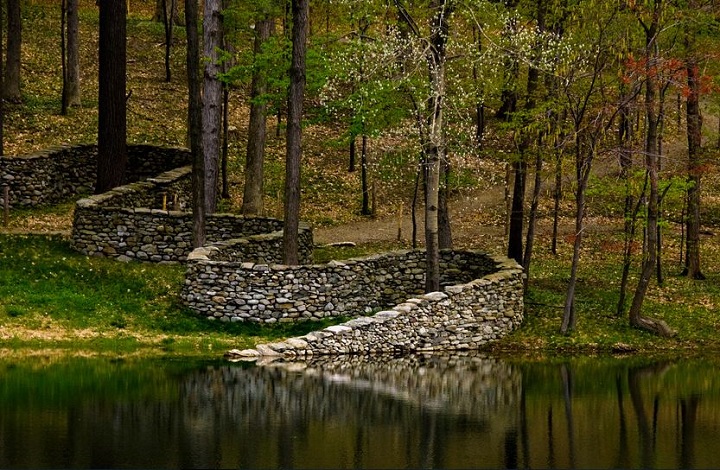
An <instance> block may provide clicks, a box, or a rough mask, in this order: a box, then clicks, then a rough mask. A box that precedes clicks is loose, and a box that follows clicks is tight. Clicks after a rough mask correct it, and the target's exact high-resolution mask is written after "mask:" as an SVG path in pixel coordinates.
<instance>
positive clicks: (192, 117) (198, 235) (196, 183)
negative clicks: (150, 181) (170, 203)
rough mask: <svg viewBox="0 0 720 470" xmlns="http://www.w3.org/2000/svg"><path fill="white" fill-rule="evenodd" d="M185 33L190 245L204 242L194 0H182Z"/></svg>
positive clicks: (196, 30) (203, 187)
mask: <svg viewBox="0 0 720 470" xmlns="http://www.w3.org/2000/svg"><path fill="white" fill-rule="evenodd" d="M185 31H186V34H187V74H188V131H189V136H190V151H191V153H192V161H193V173H192V183H193V246H194V247H195V248H197V247H200V246H203V245H204V244H205V158H204V154H203V149H202V144H203V142H202V128H203V126H202V97H201V93H202V92H201V88H202V85H201V82H200V37H199V34H198V4H197V0H185Z"/></svg>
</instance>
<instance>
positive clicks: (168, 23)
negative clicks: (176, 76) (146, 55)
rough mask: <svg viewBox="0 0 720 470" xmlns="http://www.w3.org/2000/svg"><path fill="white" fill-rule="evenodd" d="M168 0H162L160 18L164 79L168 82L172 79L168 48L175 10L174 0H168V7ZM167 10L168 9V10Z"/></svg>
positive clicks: (170, 45)
mask: <svg viewBox="0 0 720 470" xmlns="http://www.w3.org/2000/svg"><path fill="white" fill-rule="evenodd" d="M167 2H168V0H162V12H163V16H162V20H163V26H164V28H165V81H166V82H168V83H170V81H171V80H172V70H171V69H170V50H171V49H172V42H173V16H172V15H173V13H174V12H175V10H176V7H175V0H170V8H168V5H167ZM168 10H169V11H168Z"/></svg>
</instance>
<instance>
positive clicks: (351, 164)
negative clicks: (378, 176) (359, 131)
mask: <svg viewBox="0 0 720 470" xmlns="http://www.w3.org/2000/svg"><path fill="white" fill-rule="evenodd" d="M356 139H357V136H356V135H355V134H353V133H350V147H349V153H350V155H349V161H348V173H352V172H354V171H355V154H356V153H357V148H356V147H357V145H355V140H356Z"/></svg>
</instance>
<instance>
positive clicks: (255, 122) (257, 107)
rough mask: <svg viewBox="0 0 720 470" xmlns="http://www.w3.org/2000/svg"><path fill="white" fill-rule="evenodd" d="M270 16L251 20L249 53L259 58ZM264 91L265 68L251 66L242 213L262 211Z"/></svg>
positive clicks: (269, 31)
mask: <svg viewBox="0 0 720 470" xmlns="http://www.w3.org/2000/svg"><path fill="white" fill-rule="evenodd" d="M274 24H275V22H274V20H273V18H272V17H270V16H269V15H266V16H265V17H264V18H263V19H262V20H261V21H258V22H257V23H256V24H255V43H254V46H253V53H254V55H255V58H259V55H260V54H261V53H262V47H263V44H265V42H267V40H268V39H270V36H271V35H272V33H273V28H274ZM266 93H267V72H266V71H265V70H262V69H261V68H260V67H255V68H254V69H253V76H252V84H251V86H250V120H249V122H248V143H247V154H246V158H245V188H244V190H243V205H242V213H243V214H244V215H262V214H263V213H264V212H265V205H264V201H263V198H264V162H265V141H266V137H267V108H268V106H267V103H266V102H265V100H264V98H262V96H263V95H264V94H266Z"/></svg>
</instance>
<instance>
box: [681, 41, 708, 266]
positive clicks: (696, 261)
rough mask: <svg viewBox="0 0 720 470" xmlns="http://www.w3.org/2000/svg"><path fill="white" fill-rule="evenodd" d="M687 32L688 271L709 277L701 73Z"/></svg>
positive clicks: (692, 42)
mask: <svg viewBox="0 0 720 470" xmlns="http://www.w3.org/2000/svg"><path fill="white" fill-rule="evenodd" d="M691 34H692V33H691V32H689V31H686V33H685V45H686V49H688V50H689V52H688V58H687V60H686V71H687V82H688V91H689V93H688V95H687V101H686V113H687V119H686V120H687V139H688V176H687V180H688V189H687V208H688V210H687V222H686V227H687V238H686V241H685V243H686V248H685V270H684V274H685V275H687V276H688V277H690V278H691V279H698V280H702V279H705V276H704V275H703V273H702V271H701V269H700V174H701V173H702V169H701V161H700V157H701V151H702V116H701V114H700V77H699V70H698V64H697V60H696V59H695V57H694V55H693V54H694V51H693V50H692V48H693V47H694V37H693V36H691Z"/></svg>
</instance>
